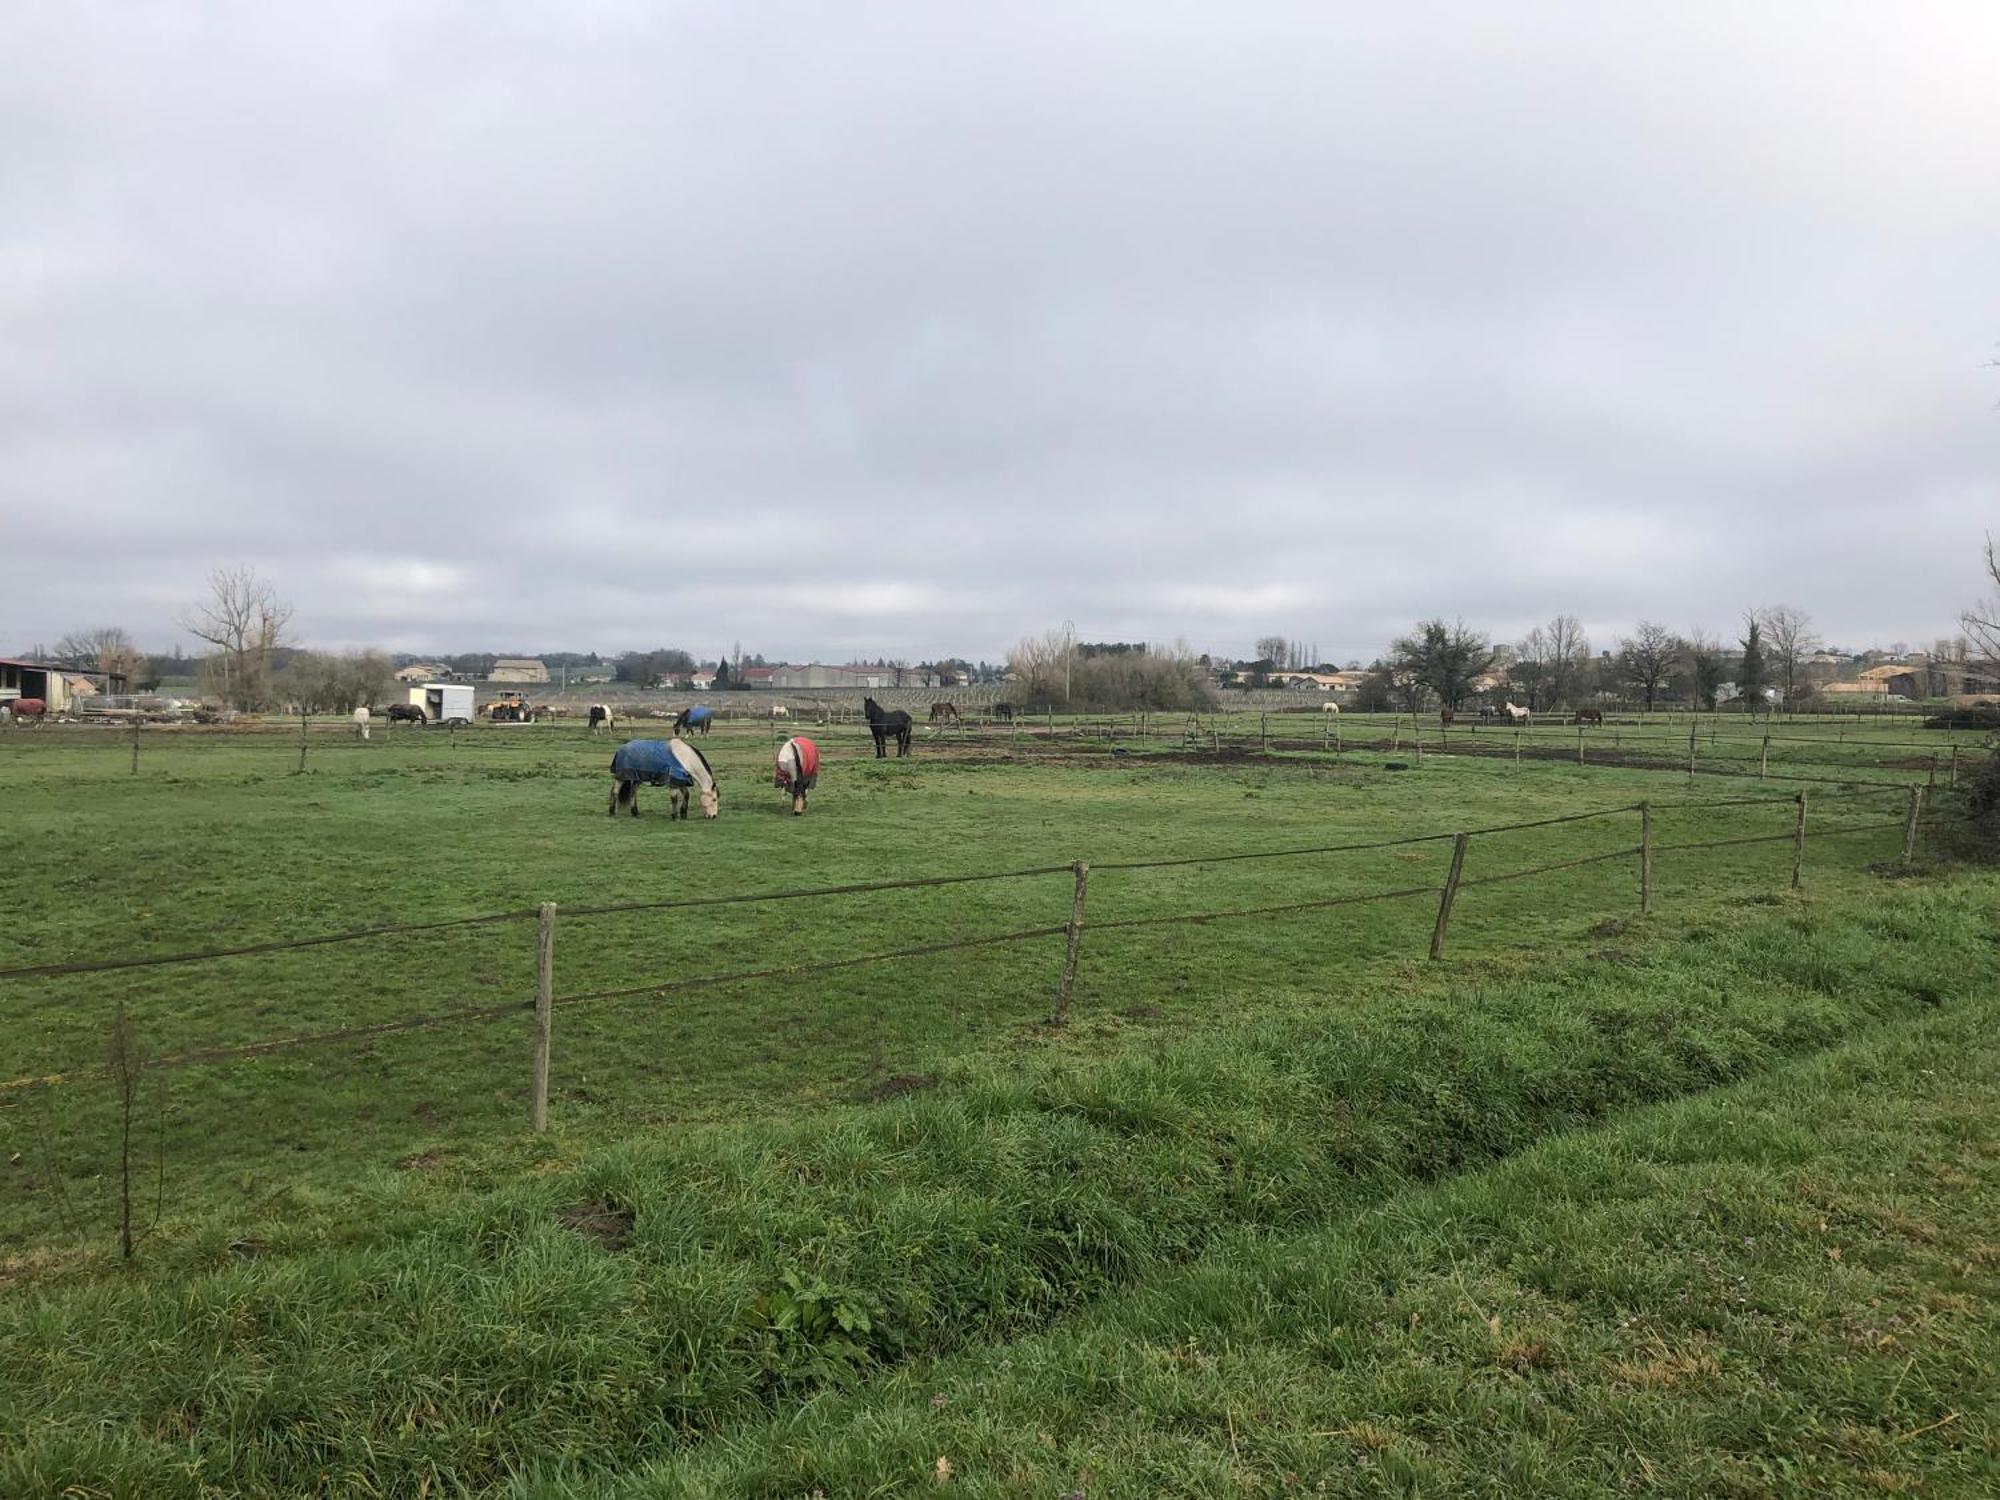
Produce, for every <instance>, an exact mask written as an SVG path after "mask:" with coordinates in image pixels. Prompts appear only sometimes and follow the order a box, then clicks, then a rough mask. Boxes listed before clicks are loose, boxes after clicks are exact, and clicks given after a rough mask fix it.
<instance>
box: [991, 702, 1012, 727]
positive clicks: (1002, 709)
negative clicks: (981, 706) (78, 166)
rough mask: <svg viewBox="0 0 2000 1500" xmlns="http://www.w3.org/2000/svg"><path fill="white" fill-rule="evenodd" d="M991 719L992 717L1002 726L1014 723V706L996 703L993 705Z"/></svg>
mask: <svg viewBox="0 0 2000 1500" xmlns="http://www.w3.org/2000/svg"><path fill="white" fill-rule="evenodd" d="M993 717H994V718H995V719H997V720H999V721H1000V722H1001V723H1002V724H1011V723H1013V722H1014V705H1013V704H1011V703H996V704H994V705H993Z"/></svg>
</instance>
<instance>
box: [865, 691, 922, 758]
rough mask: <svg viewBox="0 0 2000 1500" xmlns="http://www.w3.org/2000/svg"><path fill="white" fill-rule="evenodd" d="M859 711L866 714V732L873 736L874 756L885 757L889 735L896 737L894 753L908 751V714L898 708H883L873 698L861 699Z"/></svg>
mask: <svg viewBox="0 0 2000 1500" xmlns="http://www.w3.org/2000/svg"><path fill="white" fill-rule="evenodd" d="M861 711H862V713H864V714H866V715H867V716H868V732H869V733H870V734H872V735H874V736H875V758H876V759H877V760H883V759H885V758H886V757H887V756H888V754H889V750H888V741H889V736H890V735H892V734H893V735H894V736H895V737H896V754H897V755H898V756H899V757H900V756H904V755H908V754H909V753H910V716H909V715H908V714H906V713H904V712H903V711H902V710H901V709H900V708H898V709H884V708H883V707H882V705H881V704H879V703H877V702H876V701H875V700H874V699H873V698H863V699H862V700H861Z"/></svg>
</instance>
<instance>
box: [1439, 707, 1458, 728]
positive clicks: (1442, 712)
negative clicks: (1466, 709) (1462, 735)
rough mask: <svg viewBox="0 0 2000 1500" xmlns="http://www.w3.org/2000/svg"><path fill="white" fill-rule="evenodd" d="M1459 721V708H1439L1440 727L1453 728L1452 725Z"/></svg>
mask: <svg viewBox="0 0 2000 1500" xmlns="http://www.w3.org/2000/svg"><path fill="white" fill-rule="evenodd" d="M1457 722H1458V710H1457V709H1454V708H1441V709H1439V710H1438V727H1439V728H1441V729H1449V728H1451V726H1452V725H1453V724H1455V723H1457Z"/></svg>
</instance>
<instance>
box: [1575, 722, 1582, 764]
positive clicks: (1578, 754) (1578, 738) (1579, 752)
mask: <svg viewBox="0 0 2000 1500" xmlns="http://www.w3.org/2000/svg"><path fill="white" fill-rule="evenodd" d="M1576 763H1577V764H1578V765H1582V764H1583V726H1582V725H1581V724H1579V725H1577V726H1576Z"/></svg>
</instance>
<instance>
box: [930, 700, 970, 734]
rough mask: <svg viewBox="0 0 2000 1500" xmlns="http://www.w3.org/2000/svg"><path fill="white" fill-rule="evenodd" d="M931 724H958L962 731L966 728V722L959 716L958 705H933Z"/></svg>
mask: <svg viewBox="0 0 2000 1500" xmlns="http://www.w3.org/2000/svg"><path fill="white" fill-rule="evenodd" d="M931 723H933V724H938V723H945V724H956V725H958V727H959V728H961V729H963V728H964V727H965V721H964V720H963V719H961V718H960V717H959V716H958V705H957V704H956V703H933V704H932V705H931Z"/></svg>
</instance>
